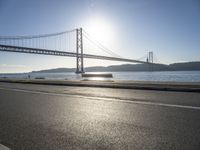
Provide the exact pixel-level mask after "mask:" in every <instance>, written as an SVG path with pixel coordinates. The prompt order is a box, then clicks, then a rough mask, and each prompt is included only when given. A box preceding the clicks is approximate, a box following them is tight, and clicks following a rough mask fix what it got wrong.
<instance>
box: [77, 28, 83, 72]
mask: <svg viewBox="0 0 200 150" xmlns="http://www.w3.org/2000/svg"><path fill="white" fill-rule="evenodd" d="M76 73H77V74H79V73H84V65H83V32H82V28H79V29H76Z"/></svg>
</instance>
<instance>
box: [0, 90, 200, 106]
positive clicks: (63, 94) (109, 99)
mask: <svg viewBox="0 0 200 150" xmlns="http://www.w3.org/2000/svg"><path fill="white" fill-rule="evenodd" d="M0 89H1V90H8V91H16V92H23V93H32V94H45V95H58V96H66V95H69V96H71V97H75V98H84V99H92V100H102V101H118V102H126V103H132V104H141V105H152V106H163V107H173V108H183V109H194V110H200V107H198V106H188V105H180V104H178V105H177V104H166V103H159V102H147V101H142V100H141V101H140V100H139V99H136V100H126V99H117V98H101V97H95V96H94V97H93V96H83V95H74V94H69V93H53V92H44V91H31V90H24V89H15V88H4V87H0Z"/></svg>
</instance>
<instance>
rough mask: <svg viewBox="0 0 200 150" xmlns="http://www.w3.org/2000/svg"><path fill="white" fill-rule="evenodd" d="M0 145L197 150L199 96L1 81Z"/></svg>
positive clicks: (25, 148)
mask: <svg viewBox="0 0 200 150" xmlns="http://www.w3.org/2000/svg"><path fill="white" fill-rule="evenodd" d="M0 144H2V145H4V146H6V147H9V148H10V149H14V150H15V149H16V150H30V149H33V150H36V149H39V150H40V149H41V150H45V149H50V150H51V149H52V150H57V149H58V150H62V149H102V150H107V149H114V150H117V149H122V150H126V149H131V150H132V149H133V150H141V149H152V150H155V149H169V150H174V149H178V150H180V149H181V150H199V149H200V93H192V92H188V93H187V92H164V91H147V90H146V91H145V90H127V89H111V88H87V87H67V86H50V85H28V84H14V83H0Z"/></svg>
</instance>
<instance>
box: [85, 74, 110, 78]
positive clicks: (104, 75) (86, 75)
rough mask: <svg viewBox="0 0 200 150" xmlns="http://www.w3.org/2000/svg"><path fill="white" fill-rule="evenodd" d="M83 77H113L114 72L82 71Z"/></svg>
mask: <svg viewBox="0 0 200 150" xmlns="http://www.w3.org/2000/svg"><path fill="white" fill-rule="evenodd" d="M82 77H86V78H89V77H102V78H112V77H113V75H112V73H82Z"/></svg>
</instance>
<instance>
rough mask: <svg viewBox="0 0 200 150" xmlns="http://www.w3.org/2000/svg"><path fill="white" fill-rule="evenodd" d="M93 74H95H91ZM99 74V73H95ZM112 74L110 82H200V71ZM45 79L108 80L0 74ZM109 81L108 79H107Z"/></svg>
mask: <svg viewBox="0 0 200 150" xmlns="http://www.w3.org/2000/svg"><path fill="white" fill-rule="evenodd" d="M93 73H95V72H93ZM96 73H99V72H96ZM109 73H112V74H113V78H112V79H111V80H134V81H176V82H200V71H161V72H109ZM28 75H30V78H31V79H35V78H38V77H45V79H50V80H51V79H56V80H96V81H105V80H108V78H103V77H91V78H89V79H88V78H87V79H86V78H82V77H81V75H79V74H75V73H73V72H70V73H30V74H27V73H24V74H0V77H1V78H2V77H7V78H28ZM109 80H110V79H109Z"/></svg>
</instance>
